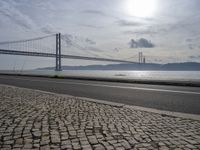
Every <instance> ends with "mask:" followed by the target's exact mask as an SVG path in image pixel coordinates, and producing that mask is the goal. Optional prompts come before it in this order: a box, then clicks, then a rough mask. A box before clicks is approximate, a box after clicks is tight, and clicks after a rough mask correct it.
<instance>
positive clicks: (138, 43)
mask: <svg viewBox="0 0 200 150" xmlns="http://www.w3.org/2000/svg"><path fill="white" fill-rule="evenodd" d="M129 45H130V48H153V47H155V45H154V44H153V43H151V41H148V40H147V39H145V38H141V39H139V40H134V39H131V41H130V42H129Z"/></svg>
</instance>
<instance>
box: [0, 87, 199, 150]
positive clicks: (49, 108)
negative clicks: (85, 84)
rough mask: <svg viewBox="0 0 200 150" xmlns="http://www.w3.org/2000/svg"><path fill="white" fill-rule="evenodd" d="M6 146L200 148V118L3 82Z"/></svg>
mask: <svg viewBox="0 0 200 150" xmlns="http://www.w3.org/2000/svg"><path fill="white" fill-rule="evenodd" d="M133 98H134V97H133ZM0 149H1V150H4V149H16V150H18V149H41V150H48V149H77V150H78V149H83V150H90V149H96V150H104V149H108V150H112V149H117V150H125V149H139V150H147V149H152V150H153V149H162V150H167V149H177V150H181V149H185V150H189V149H200V121H196V120H190V119H184V118H177V117H171V116H166V115H160V114H156V113H150V112H145V111H139V110H134V109H133V108H129V107H114V106H111V105H105V104H98V103H94V102H89V101H86V100H84V98H82V99H80V98H75V97H70V96H64V95H57V94H53V93H52V94H51V93H45V92H41V91H36V90H29V89H22V88H16V87H10V86H5V85H1V86H0Z"/></svg>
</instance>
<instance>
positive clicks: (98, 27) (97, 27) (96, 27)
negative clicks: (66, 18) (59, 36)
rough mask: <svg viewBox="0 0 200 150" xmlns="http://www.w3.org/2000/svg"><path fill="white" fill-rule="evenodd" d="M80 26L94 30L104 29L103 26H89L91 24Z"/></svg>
mask: <svg viewBox="0 0 200 150" xmlns="http://www.w3.org/2000/svg"><path fill="white" fill-rule="evenodd" d="M78 25H80V26H83V27H87V28H94V29H102V28H103V27H102V26H96V25H89V24H78Z"/></svg>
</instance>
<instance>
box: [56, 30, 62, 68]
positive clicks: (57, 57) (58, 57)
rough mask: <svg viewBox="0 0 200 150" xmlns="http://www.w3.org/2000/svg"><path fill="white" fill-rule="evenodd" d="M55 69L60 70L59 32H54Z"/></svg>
mask: <svg viewBox="0 0 200 150" xmlns="http://www.w3.org/2000/svg"><path fill="white" fill-rule="evenodd" d="M55 70H56V71H61V70H62V68H61V34H60V33H58V34H56V69H55Z"/></svg>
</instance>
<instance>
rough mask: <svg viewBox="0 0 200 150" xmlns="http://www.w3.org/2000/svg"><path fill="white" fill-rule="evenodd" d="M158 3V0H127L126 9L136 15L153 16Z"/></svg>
mask: <svg viewBox="0 0 200 150" xmlns="http://www.w3.org/2000/svg"><path fill="white" fill-rule="evenodd" d="M156 4H157V2H156V0H126V6H125V9H126V10H125V11H126V12H127V14H129V15H131V16H135V17H152V16H153V15H154V13H155V10H156Z"/></svg>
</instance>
